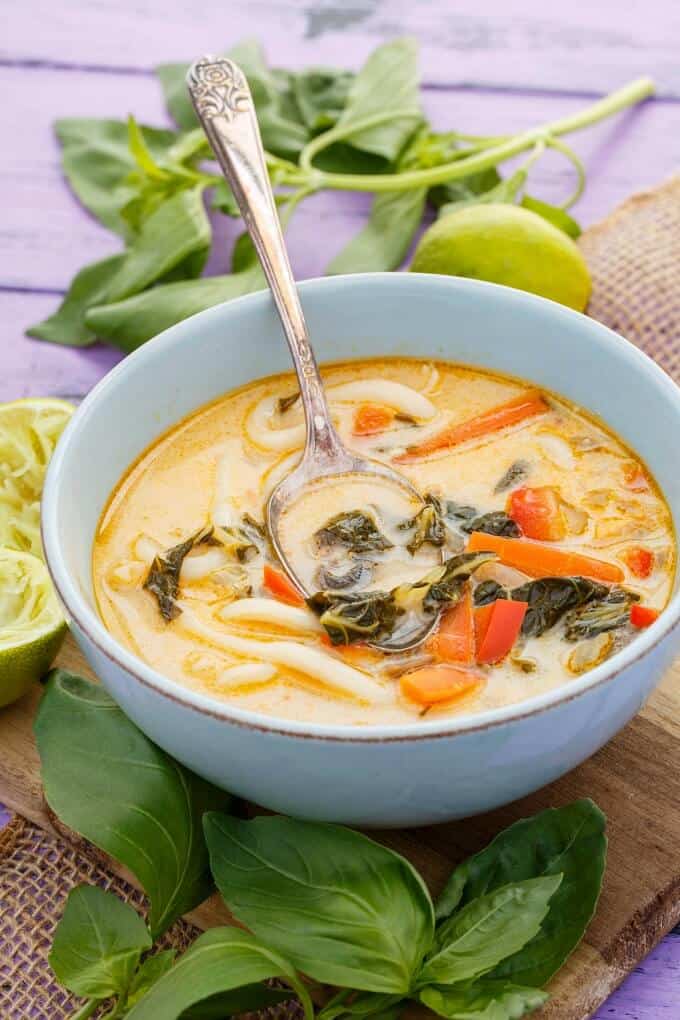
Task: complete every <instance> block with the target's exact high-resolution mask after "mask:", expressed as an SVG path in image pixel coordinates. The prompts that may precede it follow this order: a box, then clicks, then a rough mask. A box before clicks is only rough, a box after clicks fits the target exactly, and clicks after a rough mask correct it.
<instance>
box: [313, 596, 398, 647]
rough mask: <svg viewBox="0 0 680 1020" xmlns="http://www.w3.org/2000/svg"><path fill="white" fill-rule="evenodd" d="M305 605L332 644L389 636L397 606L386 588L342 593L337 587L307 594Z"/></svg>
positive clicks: (396, 615)
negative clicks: (316, 616)
mask: <svg viewBox="0 0 680 1020" xmlns="http://www.w3.org/2000/svg"><path fill="white" fill-rule="evenodd" d="M306 602H307V605H308V606H309V608H310V609H312V610H313V611H314V612H315V613H316V614H317V615H318V617H319V623H320V624H321V625H322V627H324V628H325V629H326V633H327V634H328V636H329V638H330V639H331V643H332V644H334V645H349V644H351V643H352V641H366V640H368V639H370V640H371V641H378V640H379V639H380V638H383V637H389V636H390V635H391V634H392V631H393V630H394V626H395V624H396V621H397V618H398V617H399V616H400V615H401V613H402V612H403V610H401V609H399V608H398V606H397V605H396V603H395V601H394V597H393V596H392V594H391V593H390V592H384V591H363V592H362V591H360V592H347V593H346V594H342V593H341V592H337V591H318V592H316V593H315V594H314V595H312V596H310V597H309V598H308V599H307V600H306Z"/></svg>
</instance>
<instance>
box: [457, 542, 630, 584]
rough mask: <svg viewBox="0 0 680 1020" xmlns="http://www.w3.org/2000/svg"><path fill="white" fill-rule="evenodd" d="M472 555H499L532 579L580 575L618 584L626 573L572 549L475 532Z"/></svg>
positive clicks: (509, 564) (469, 550)
mask: <svg viewBox="0 0 680 1020" xmlns="http://www.w3.org/2000/svg"><path fill="white" fill-rule="evenodd" d="M467 550H468V552H481V551H482V550H488V551H489V552H495V553H497V554H498V557H499V559H500V560H501V563H505V564H506V565H507V566H509V567H516V568H517V570H521V571H523V572H524V573H525V574H529V575H530V576H532V577H550V576H555V577H569V576H571V575H580V576H583V577H591V578H593V579H594V580H596V581H606V582H608V583H610V584H616V583H617V582H618V581H623V571H622V570H621V568H620V567H618V566H616V564H614V563H607V562H605V561H604V560H596V559H595V558H594V557H592V556H585V555H583V553H577V552H571V550H569V549H555V548H553V547H551V546H548V545H542V544H541V543H540V542H534V541H532V540H530V539H523V538H499V537H498V536H496V535H485V534H483V533H481V532H479V531H473V533H472V534H471V535H470V539H469V541H468V544H467Z"/></svg>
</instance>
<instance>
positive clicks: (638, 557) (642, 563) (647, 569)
mask: <svg viewBox="0 0 680 1020" xmlns="http://www.w3.org/2000/svg"><path fill="white" fill-rule="evenodd" d="M654 559H655V557H654V553H653V552H652V551H651V549H645V548H644V546H641V545H634V546H631V548H630V549H627V550H626V552H625V553H624V555H623V560H624V562H625V564H626V566H627V567H628V569H629V570H630V572H631V574H634V575H635V577H640V578H645V577H649V575H650V574H651V572H652V571H653V570H654Z"/></svg>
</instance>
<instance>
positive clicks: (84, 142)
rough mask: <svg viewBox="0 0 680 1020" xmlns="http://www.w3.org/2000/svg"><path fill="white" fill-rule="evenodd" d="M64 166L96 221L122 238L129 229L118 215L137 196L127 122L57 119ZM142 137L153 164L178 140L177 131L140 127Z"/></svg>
mask: <svg viewBox="0 0 680 1020" xmlns="http://www.w3.org/2000/svg"><path fill="white" fill-rule="evenodd" d="M55 128H56V132H57V137H58V139H59V141H60V142H61V146H62V164H63V168H64V173H65V174H66V177H67V178H68V181H69V184H70V185H71V187H72V188H73V190H74V192H75V193H76V195H77V196H78V198H79V199H80V201H81V202H82V204H83V205H84V206H85V208H86V209H89V211H90V212H91V213H92V215H93V216H96V217H97V219H98V220H99V221H100V222H101V223H103V224H104V226H105V227H108V228H109V230H113V231H115V232H116V233H117V234H120V235H121V236H122V237H126V236H128V235H129V229H128V226H127V224H126V223H125V221H124V220H123V218H122V217H121V214H120V211H121V209H122V208H123V207H124V206H125V205H126V203H127V202H129V201H130V199H132V198H133V197H134V195H135V188H134V186H133V185H131V184H130V183H129V180H128V176H129V174H130V172H131V171H132V170H134V169H135V160H134V156H133V154H132V153H131V152H130V148H129V134H128V125H127V123H126V122H125V121H124V120H93V119H91V118H88V117H77V118H69V119H66V120H58V121H57V122H56V125H55ZM139 133H140V136H141V138H142V140H143V142H144V144H145V146H146V149H147V151H148V152H149V155H150V156H151V158H152V159H153V160H154V161H158V160H159V159H162V158H163V156H164V155H165V154H166V153H167V150H168V148H169V147H170V146H171V145H173V144H174V143H175V142H176V140H177V135H176V134H175V132H174V131H166V130H162V129H160V128H152V127H145V126H143V125H140V126H139Z"/></svg>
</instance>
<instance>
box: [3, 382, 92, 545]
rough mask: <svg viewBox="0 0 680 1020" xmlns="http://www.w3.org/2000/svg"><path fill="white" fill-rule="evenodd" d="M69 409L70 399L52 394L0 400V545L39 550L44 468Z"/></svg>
mask: <svg viewBox="0 0 680 1020" xmlns="http://www.w3.org/2000/svg"><path fill="white" fill-rule="evenodd" d="M73 411H74V407H73V405H72V404H69V403H68V402H67V401H66V400H58V399H57V398H52V397H29V398H27V399H25V400H13V401H12V402H11V403H9V404H0V546H4V547H5V548H9V549H17V550H19V551H23V552H30V553H33V554H34V555H36V556H41V555H42V546H41V543H40V497H41V494H42V487H43V481H44V479H45V471H46V470H47V465H48V463H49V460H50V457H51V456H52V453H53V452H54V448H55V446H56V445H57V440H58V439H59V436H60V435H61V433H62V432H63V430H64V426H65V425H66V423H67V421H68V420H69V418H70V417H71V415H72V414H73Z"/></svg>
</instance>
